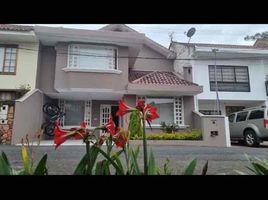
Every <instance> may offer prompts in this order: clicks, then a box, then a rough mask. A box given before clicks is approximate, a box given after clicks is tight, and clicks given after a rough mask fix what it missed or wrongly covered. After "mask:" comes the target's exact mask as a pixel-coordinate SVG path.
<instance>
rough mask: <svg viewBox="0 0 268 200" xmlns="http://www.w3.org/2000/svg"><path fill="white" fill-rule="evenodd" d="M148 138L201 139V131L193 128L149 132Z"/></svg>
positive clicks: (138, 138)
mask: <svg viewBox="0 0 268 200" xmlns="http://www.w3.org/2000/svg"><path fill="white" fill-rule="evenodd" d="M130 139H131V140H141V139H142V137H138V136H133V137H131V138H130ZM147 139H148V140H202V133H201V131H200V130H197V129H193V130H191V131H188V132H177V133H149V134H148V135H147Z"/></svg>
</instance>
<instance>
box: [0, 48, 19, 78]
mask: <svg viewBox="0 0 268 200" xmlns="http://www.w3.org/2000/svg"><path fill="white" fill-rule="evenodd" d="M17 53H18V49H17V47H15V46H0V74H7V75H8V74H15V73H16V64H17Z"/></svg>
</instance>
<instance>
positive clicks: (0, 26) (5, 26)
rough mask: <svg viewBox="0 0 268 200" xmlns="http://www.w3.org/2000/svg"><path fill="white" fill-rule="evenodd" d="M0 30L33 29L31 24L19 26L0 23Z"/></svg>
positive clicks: (26, 30)
mask: <svg viewBox="0 0 268 200" xmlns="http://www.w3.org/2000/svg"><path fill="white" fill-rule="evenodd" d="M0 30H4V31H25V32H28V31H32V30H34V28H33V26H21V25H13V24H0Z"/></svg>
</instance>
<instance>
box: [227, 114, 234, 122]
mask: <svg viewBox="0 0 268 200" xmlns="http://www.w3.org/2000/svg"><path fill="white" fill-rule="evenodd" d="M234 117H235V114H232V115H230V116H229V117H228V118H229V122H234Z"/></svg>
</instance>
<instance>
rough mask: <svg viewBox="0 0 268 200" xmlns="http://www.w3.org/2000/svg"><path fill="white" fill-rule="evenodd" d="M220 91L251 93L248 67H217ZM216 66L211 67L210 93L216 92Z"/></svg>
mask: <svg viewBox="0 0 268 200" xmlns="http://www.w3.org/2000/svg"><path fill="white" fill-rule="evenodd" d="M216 68H217V73H216V79H217V85H218V91H226V92H250V85H249V74H248V67H247V66H225V65H217V66H216ZM215 81H216V80H215V66H214V65H209V82H210V91H215V90H216V84H215Z"/></svg>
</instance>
